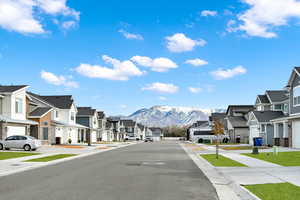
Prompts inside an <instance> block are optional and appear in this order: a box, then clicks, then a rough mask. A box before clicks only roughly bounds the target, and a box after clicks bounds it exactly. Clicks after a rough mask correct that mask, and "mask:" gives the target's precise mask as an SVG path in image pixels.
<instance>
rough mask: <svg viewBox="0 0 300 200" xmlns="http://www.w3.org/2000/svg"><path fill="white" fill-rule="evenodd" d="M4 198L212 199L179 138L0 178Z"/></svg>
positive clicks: (210, 190)
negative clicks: (174, 140)
mask: <svg viewBox="0 0 300 200" xmlns="http://www.w3.org/2000/svg"><path fill="white" fill-rule="evenodd" d="M0 199H1V200H2V199H5V200H194V199H197V200H216V199H217V194H216V192H215V189H214V188H213V186H212V185H211V183H210V182H209V181H208V179H207V178H206V177H205V176H204V174H203V173H202V172H201V171H200V170H199V169H198V167H197V166H196V165H195V164H194V163H193V161H192V160H191V159H190V158H189V157H188V155H187V154H186V153H185V152H184V151H183V149H182V148H181V147H180V146H179V144H178V143H175V142H158V143H142V144H137V145H133V146H128V147H125V148H121V149H117V150H113V151H108V152H105V153H101V154H96V155H93V156H89V157H84V158H80V159H75V160H72V161H67V162H64V163H60V164H57V165H53V166H47V167H43V168H38V169H34V170H31V171H26V172H22V173H19V174H14V175H10V176H7V177H2V178H0Z"/></svg>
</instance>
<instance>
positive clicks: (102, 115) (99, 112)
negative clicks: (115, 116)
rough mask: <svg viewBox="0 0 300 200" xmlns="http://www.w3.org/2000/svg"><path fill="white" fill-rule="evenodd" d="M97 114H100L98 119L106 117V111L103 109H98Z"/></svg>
mask: <svg viewBox="0 0 300 200" xmlns="http://www.w3.org/2000/svg"><path fill="white" fill-rule="evenodd" d="M97 115H98V119H104V118H105V113H104V112H103V111H98V112H97Z"/></svg>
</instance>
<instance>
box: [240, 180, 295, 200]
mask: <svg viewBox="0 0 300 200" xmlns="http://www.w3.org/2000/svg"><path fill="white" fill-rule="evenodd" d="M244 187H245V188H247V189H248V190H249V191H251V192H252V193H253V194H255V195H256V196H257V197H259V198H260V199H261V200H297V199H300V187H298V186H296V185H293V184H290V183H276V184H261V185H246V186H244Z"/></svg>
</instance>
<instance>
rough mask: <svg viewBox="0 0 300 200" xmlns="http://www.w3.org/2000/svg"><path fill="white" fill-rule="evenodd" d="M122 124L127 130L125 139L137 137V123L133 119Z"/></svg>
mask: <svg viewBox="0 0 300 200" xmlns="http://www.w3.org/2000/svg"><path fill="white" fill-rule="evenodd" d="M121 123H122V124H123V126H124V130H125V139H129V138H134V137H135V138H136V137H137V123H136V122H135V121H133V120H131V119H123V120H121Z"/></svg>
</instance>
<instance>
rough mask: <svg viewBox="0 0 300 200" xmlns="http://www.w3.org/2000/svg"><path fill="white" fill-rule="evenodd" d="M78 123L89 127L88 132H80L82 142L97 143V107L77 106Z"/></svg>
mask: <svg viewBox="0 0 300 200" xmlns="http://www.w3.org/2000/svg"><path fill="white" fill-rule="evenodd" d="M77 111H78V112H77V115H76V123H77V124H80V125H83V126H85V127H88V129H87V130H86V134H80V137H79V141H80V142H85V141H86V142H88V143H96V142H97V137H98V135H99V132H100V130H99V121H98V113H97V111H96V109H93V108H91V107H77Z"/></svg>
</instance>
